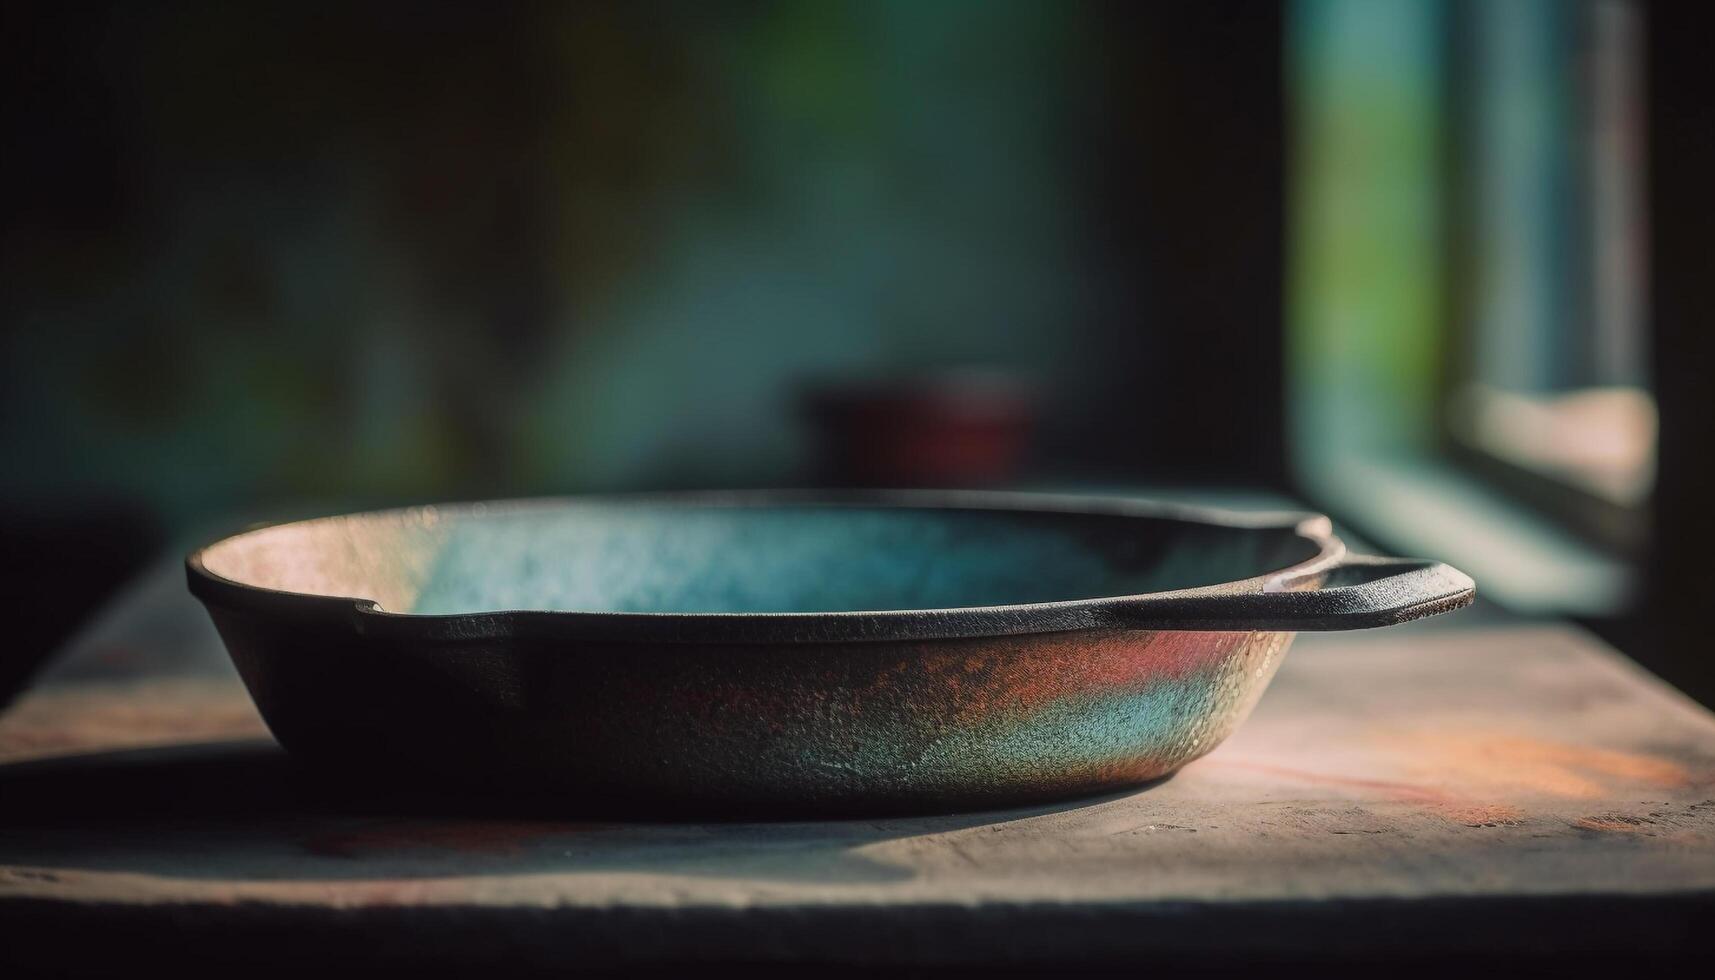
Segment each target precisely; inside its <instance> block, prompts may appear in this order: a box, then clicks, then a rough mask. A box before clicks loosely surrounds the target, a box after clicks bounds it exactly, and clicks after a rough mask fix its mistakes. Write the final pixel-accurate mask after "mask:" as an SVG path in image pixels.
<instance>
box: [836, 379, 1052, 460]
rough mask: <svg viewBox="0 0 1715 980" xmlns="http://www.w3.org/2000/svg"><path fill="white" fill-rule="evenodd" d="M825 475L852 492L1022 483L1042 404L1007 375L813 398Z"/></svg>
mask: <svg viewBox="0 0 1715 980" xmlns="http://www.w3.org/2000/svg"><path fill="white" fill-rule="evenodd" d="M804 406H805V409H806V413H807V415H808V416H809V418H810V419H811V421H812V423H813V424H814V425H815V427H816V430H817V437H818V441H819V447H818V448H819V449H820V451H821V459H822V465H823V475H824V476H825V478H826V479H827V480H829V481H830V482H832V483H835V484H839V485H847V486H872V487H873V486H895V487H927V486H939V487H950V486H985V485H994V484H997V483H1003V482H1005V481H1007V480H1010V479H1012V478H1014V477H1016V476H1017V474H1018V472H1019V468H1020V465H1021V464H1022V462H1023V461H1024V458H1025V455H1026V451H1027V449H1028V448H1029V441H1030V434H1031V430H1032V428H1033V423H1034V421H1035V397H1034V391H1033V390H1032V388H1031V386H1030V385H1029V384H1028V383H1026V382H1025V381H1024V380H1022V379H1020V378H1018V377H1015V376H1013V375H1010V374H1006V373H1002V372H997V371H987V370H984V371H976V370H971V371H957V372H947V373H942V374H934V375H925V376H918V377H910V378H900V379H890V380H871V381H857V382H840V383H828V384H820V385H816V386H814V387H812V388H811V389H809V390H808V391H807V392H806V393H805V396H804Z"/></svg>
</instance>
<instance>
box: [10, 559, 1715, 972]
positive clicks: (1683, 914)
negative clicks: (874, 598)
mask: <svg viewBox="0 0 1715 980" xmlns="http://www.w3.org/2000/svg"><path fill="white" fill-rule="evenodd" d="M1471 619H1472V620H1473V622H1472V623H1471V625H1468V626H1460V625H1459V623H1458V621H1457V620H1456V619H1450V620H1448V621H1446V623H1445V625H1427V624H1423V625H1416V626H1411V627H1404V628H1400V629H1396V630H1391V631H1380V632H1365V633H1354V634H1344V635H1305V636H1301V637H1300V638H1299V641H1298V643H1297V645H1296V646H1295V647H1294V648H1293V650H1292V652H1291V653H1290V654H1289V655H1288V657H1287V660H1286V663H1285V666H1284V667H1283V668H1282V669H1281V671H1280V674H1279V676H1278V677H1277V679H1276V680H1275V682H1274V684H1273V686H1272V687H1271V689H1270V690H1269V692H1268V693H1267V695H1266V696H1265V697H1264V698H1263V701H1262V704H1261V706H1260V707H1259V708H1258V709H1257V711H1256V713H1255V715H1254V716H1253V717H1252V718H1251V719H1250V721H1249V722H1247V723H1246V724H1245V725H1244V726H1243V727H1242V728H1241V730H1240V731H1239V732H1238V733H1237V734H1236V735H1235V736H1234V737H1233V738H1232V739H1230V740H1229V741H1228V742H1227V743H1226V744H1225V745H1223V746H1222V747H1221V748H1220V749H1218V750H1217V751H1216V752H1215V753H1214V754H1212V755H1211V756H1209V757H1207V758H1205V759H1203V760H1201V761H1198V762H1196V763H1193V764H1192V765H1190V766H1189V767H1187V768H1186V769H1185V770H1184V771H1182V772H1181V773H1180V774H1179V775H1177V776H1176V777H1174V778H1172V779H1170V780H1167V781H1165V782H1162V783H1159V784H1157V785H1154V786H1151V787H1147V788H1144V789H1141V790H1139V791H1136V792H1132V793H1127V794H1123V795H1119V796H1112V797H1105V798H1099V799H1094V800H1086V801H1080V802H1074V803H1066V804H1060V805H1054V806H1042V807H1033V808H1029V809H1023V810H1013V811H1003V812H985V813H972V814H960V815H951V816H936V817H921V818H912V819H887V820H865V821H848V822H797V823H744V824H738V823H730V824H667V823H663V824H637V823H632V824H622V823H602V822H590V821H585V820H579V819H577V817H576V815H575V814H573V815H564V816H542V815H520V814H513V815H507V814H496V813H480V812H478V813H469V812H466V813H462V814H461V813H459V812H453V811H447V810H442V809H431V810H430V811H428V812H423V811H417V812H396V811H397V810H399V809H400V807H399V806H398V804H397V803H396V802H393V803H389V801H388V800H387V798H386V797H385V796H379V797H373V798H360V797H359V796H355V795H353V794H352V793H351V792H350V791H333V790H329V789H327V788H325V787H322V786H320V785H318V784H316V783H314V782H313V781H311V780H308V779H307V778H306V777H305V776H304V775H303V774H301V773H299V772H298V771H297V770H295V769H294V768H293V767H291V766H290V765H289V763H288V762H287V761H286V760H285V758H284V757H283V755H282V754H281V753H280V752H279V751H278V749H277V748H275V747H274V746H273V744H272V742H271V741H270V740H269V739H268V737H267V733H266V730H265V729H264V728H263V726H262V723H261V721H260V720H259V719H258V718H257V716H256V715H255V713H254V711H253V709H252V708H251V706H250V702H249V700H248V698H247V697H246V695H245V693H244V690H243V688H242V686H241V685H240V684H239V682H238V680H237V678H236V675H235V674H234V673H233V672H232V671H231V669H230V667H228V666H227V665H226V663H225V660H224V655H223V654H222V653H221V651H220V647H219V643H218V640H217V639H216V638H215V636H214V634H213V632H212V630H211V629H210V628H209V627H208V626H207V625H206V620H205V619H204V617H203V616H202V614H201V611H200V609H199V608H198V607H196V605H195V604H194V603H193V602H191V600H189V599H188V598H187V597H186V596H184V595H183V592H182V585H181V583H180V581H179V579H178V577H177V573H176V569H174V568H172V567H171V566H166V567H164V568H163V570H161V571H159V572H158V573H157V574H155V575H152V576H150V577H148V578H146V579H145V580H144V581H142V582H141V583H140V584H139V585H138V586H137V587H136V588H134V589H133V590H132V591H131V592H130V593H129V594H128V595H126V596H124V597H122V599H121V600H120V601H119V602H118V603H117V604H116V606H115V607H114V608H113V609H112V610H110V611H109V613H108V614H107V615H105V616H104V617H102V618H101V619H100V620H98V621H97V622H96V624H95V625H94V626H93V627H92V628H91V629H90V630H89V631H87V632H86V633H85V634H84V635H83V636H82V637H81V638H80V639H79V640H78V641H77V642H76V643H74V644H73V646H72V649H71V650H70V651H68V653H67V655H66V656H65V657H63V658H62V659H61V661H60V662H59V663H58V664H57V665H56V666H55V667H54V668H52V669H51V670H50V671H49V673H48V674H47V675H46V676H44V677H43V678H41V679H40V681H39V682H38V683H37V685H36V686H35V687H34V688H32V689H31V690H30V691H29V692H27V693H26V694H25V695H24V696H22V697H21V698H20V699H19V700H18V701H16V702H15V703H14V704H13V705H11V706H10V707H9V708H8V709H6V710H5V711H4V713H3V714H0V929H4V930H5V931H6V932H7V933H8V934H9V938H8V939H7V940H6V941H5V942H4V943H0V949H5V950H9V952H8V953H6V954H5V955H8V956H13V957H17V958H19V959H24V960H30V961H33V962H37V963H38V965H40V964H41V963H49V964H55V963H60V962H63V961H66V960H67V958H70V959H71V960H76V959H77V958H78V957H80V956H87V955H100V950H101V949H103V948H105V949H106V952H107V954H108V955H114V954H113V949H114V947H112V946H104V945H103V944H94V945H92V944H89V943H88V942H87V941H82V940H79V939H77V937H86V936H89V935H92V934H94V935H109V934H110V935H113V936H118V937H123V942H124V943H129V944H131V946H130V947H126V948H127V949H130V948H135V949H137V950H145V949H149V948H155V949H156V950H157V951H159V950H161V949H165V948H169V947H170V948H183V947H181V946H180V945H179V944H183V943H195V944H197V946H196V948H199V949H207V950H225V951H227V952H228V953H229V954H231V955H233V956H243V955H254V954H255V953H256V951H257V950H258V949H264V948H265V949H267V950H268V953H267V954H266V955H267V957H268V958H269V961H270V962H275V963H279V962H287V961H290V960H291V958H292V957H294V956H299V955H304V956H308V955H310V954H311V953H312V952H313V951H316V950H325V949H331V950H343V951H346V952H347V953H350V952H353V951H360V952H362V953H364V954H365V955H369V956H379V957H383V958H387V959H389V960H391V961H393V962H397V963H406V962H426V963H446V962H452V961H463V960H477V959H487V960H500V961H504V962H509V963H523V964H536V965H554V964H558V963H571V964H577V965H599V964H637V963H650V962H669V961H675V960H684V959H690V958H693V957H726V958H729V959H736V960H743V961H746V962H751V963H769V962H781V961H792V960H805V959H807V960H817V961H823V962H832V963H854V964H862V963H875V962H902V963H918V964H925V963H928V964H935V963H942V964H958V963H969V962H992V961H998V960H1003V959H1011V960H1013V961H1019V962H1028V961H1032V960H1035V961H1041V962H1047V961H1055V962H1060V961H1065V960H1084V959H1092V958H1094V959H1103V960H1109V961H1112V960H1130V961H1132V962H1139V960H1137V957H1146V956H1155V957H1164V956H1176V957H1178V959H1180V960H1187V959H1193V958H1198V957H1205V956H1229V957H1230V956H1238V955H1246V954H1256V953H1266V954H1270V955H1276V956H1291V955H1294V954H1302V953H1309V952H1316V951H1322V952H1326V951H1328V950H1330V949H1341V950H1347V951H1356V952H1359V953H1361V952H1363V951H1366V950H1367V951H1370V952H1372V953H1375V952H1397V951H1401V950H1412V949H1435V950H1439V951H1441V952H1448V951H1453V952H1458V951H1485V952H1495V951H1500V952H1504V953H1512V954H1528V953H1530V952H1532V951H1542V950H1559V951H1562V952H1564V951H1566V950H1587V951H1589V952H1590V953H1592V954H1625V953H1628V951H1638V950H1654V951H1662V950H1667V951H1674V950H1678V951H1683V950H1685V949H1688V948H1691V946H1692V944H1694V943H1696V942H1699V941H1701V939H1702V936H1701V935H1700V933H1701V932H1702V931H1706V929H1707V927H1709V926H1711V925H1715V917H1712V916H1711V910H1712V909H1715V901H1712V900H1711V896H1712V895H1715V717H1712V716H1711V715H1710V714H1709V713H1708V712H1706V711H1705V710H1703V709H1702V708H1700V707H1698V706H1696V705H1695V704H1693V703H1691V702H1690V701H1688V700H1687V699H1685V698H1684V697H1682V696H1680V695H1679V694H1677V693H1676V692H1674V691H1673V690H1671V689H1669V688H1667V687H1666V686H1664V685H1663V684H1661V683H1660V682H1659V681H1657V680H1655V679H1653V678H1652V677H1650V676H1648V675H1647V674H1645V673H1644V672H1642V671H1641V670H1640V669H1638V668H1637V667H1635V666H1634V665H1632V664H1631V663H1630V662H1629V661H1627V660H1625V659H1624V658H1623V657H1621V656H1620V655H1618V654H1617V653H1615V652H1614V651H1612V650H1610V649H1608V648H1607V647H1605V646H1604V645H1603V644H1602V643H1601V642H1600V641H1598V640H1596V639H1594V638H1593V637H1591V636H1589V635H1588V634H1585V633H1583V632H1580V631H1578V630H1575V629H1573V628H1570V627H1565V626H1559V625H1552V624H1527V623H1514V622H1506V621H1496V620H1495V618H1494V617H1492V616H1491V617H1488V618H1487V619H1485V618H1484V617H1483V616H1481V615H1473V616H1472V617H1471ZM100 929H105V930H108V932H105V933H104V932H99V931H97V932H94V933H92V932H91V930H100ZM119 941H120V940H117V939H116V940H115V942H119Z"/></svg>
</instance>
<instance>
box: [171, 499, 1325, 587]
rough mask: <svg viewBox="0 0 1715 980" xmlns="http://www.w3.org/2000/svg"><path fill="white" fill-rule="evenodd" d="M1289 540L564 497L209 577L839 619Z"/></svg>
mask: <svg viewBox="0 0 1715 980" xmlns="http://www.w3.org/2000/svg"><path fill="white" fill-rule="evenodd" d="M1314 551H1315V548H1314V546H1313V545H1312V544H1311V543H1310V542H1309V541H1306V540H1305V539H1303V538H1300V537H1298V536H1297V535H1295V534H1294V533H1292V532H1291V531H1290V530H1287V529H1282V528H1270V529H1247V528H1235V527H1226V526H1222V525H1217V524H1206V523H1201V522H1196V521H1181V520H1170V519H1165V518H1150V517H1137V516H1116V515H1104V514H1088V513H1075V512H1065V513H1058V512H1043V511H1008V510H986V509H958V508H909V507H827V506H814V505H793V506H786V505H771V506H737V507H734V506H714V505H705V504H685V503H671V504H663V503H593V502H578V503H567V504H556V505H547V506H540V505H538V506H526V507H520V508H493V509H489V510H487V511H470V510H460V509H452V510H448V511H444V512H439V513H437V512H435V511H433V510H423V511H394V512H385V513H376V514H361V515H356V516H353V517H346V518H334V519H329V520H325V521H311V522H306V523H303V524H291V525H283V526H280V527H276V528H268V529H264V530H261V531H257V532H252V533H250V534H245V535H240V536H238V537H236V538H231V539H228V540H227V541H224V542H221V543H220V544H218V545H215V546H214V547H212V548H209V549H208V550H207V551H206V552H204V554H203V560H204V563H205V565H206V567H208V569H209V570H210V571H212V572H214V573H215V574H217V575H221V576H224V577H226V578H229V579H232V580H234V581H238V582H242V583H245V584H249V585H255V586H260V587H262V588H268V589H275V590H280V591H287V592H301V593H307V594H316V595H336V596H352V597H357V598H364V599H371V600H374V601H376V602H378V603H379V604H380V605H381V606H382V608H384V609H387V610H389V611H392V612H411V613H422V614H454V613H474V612H494V611H501V610H546V611H586V612H649V613H662V612H674V613H711V612H712V613H765V612H838V611H880V610H896V609H941V608H957V607H969V606H994V605H1013V604H1020V603H1033V602H1053V601H1061V600H1072V599H1090V598H1101V597H1107V596H1121V595H1135V594H1140V593H1147V592H1159V591H1167V590H1171V589H1181V588H1189V587H1193V586H1202V585H1216V584H1219V583H1222V582H1230V581H1236V580H1239V579H1246V578H1251V577H1254V576H1257V575H1261V574H1264V573H1266V572H1269V571H1274V570H1277V569H1281V568H1285V567H1287V566H1289V565H1292V564H1294V563H1296V562H1300V561H1303V560H1305V559H1308V558H1310V557H1312V556H1313V554H1314Z"/></svg>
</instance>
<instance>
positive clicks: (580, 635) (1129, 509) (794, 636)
mask: <svg viewBox="0 0 1715 980" xmlns="http://www.w3.org/2000/svg"><path fill="white" fill-rule="evenodd" d="M616 504H617V505H654V506H669V507H670V506H675V505H677V506H699V507H710V506H713V507H757V508H762V507H778V506H811V507H829V508H851V509H877V508H879V509H900V510H962V511H969V510H992V511H1000V512H1008V513H1036V514H1070V515H1084V516H1103V517H1121V518H1139V519H1148V520H1152V521H1162V520H1165V521H1170V522H1177V523H1185V524H1197V525H1203V526H1212V527H1217V528H1226V529H1232V530H1238V531H1271V530H1273V531H1287V532H1290V533H1292V534H1294V535H1296V536H1297V537H1299V538H1301V539H1303V540H1304V541H1305V542H1306V543H1308V544H1309V545H1310V546H1312V549H1313V554H1312V555H1311V556H1310V557H1309V558H1307V559H1304V560H1302V561H1299V562H1295V563H1293V564H1290V565H1288V566H1286V567H1284V568H1276V569H1265V570H1262V571H1260V572H1259V573H1258V574H1256V575H1252V576H1248V577H1245V578H1241V579H1235V580H1231V581H1227V582H1220V583H1215V584H1209V585H1200V586H1194V587H1191V588H1185V589H1175V590H1170V591H1162V592H1147V593H1137V594H1131V595H1120V596H1098V597H1089V598H1078V599H1062V600H1052V601H1047V602H1030V603H1017V604H1009V605H987V606H955V607H945V608H927V609H883V610H852V611H824V612H608V611H595V610H535V609H498V610H492V611H480V612H457V613H413V612H396V611H392V610H387V609H383V608H381V607H380V606H379V604H378V603H377V602H376V601H375V600H374V599H371V598H366V597H362V596H346V595H331V594H322V593H308V592H292V591H284V590H279V589H272V588H268V587H264V586H259V585H253V584H250V583H246V582H242V581H238V580H235V579H231V578H227V577H225V576H222V575H220V574H218V573H216V572H214V571H212V570H210V569H209V568H208V566H207V564H206V562H205V560H204V559H205V556H206V555H207V554H208V553H209V552H210V551H211V550H213V549H215V548H217V547H220V546H222V545H225V544H227V543H229V542H232V541H235V540H237V539H239V538H243V537H245V536H247V535H251V534H256V533H259V532H263V531H266V530H269V529H272V528H278V527H285V526H290V525H297V524H312V523H317V522H324V521H336V520H350V519H355V518H366V517H379V516H386V515H405V514H411V515H430V516H431V519H434V518H436V517H440V516H444V515H446V514H447V513H449V512H462V513H468V514H473V515H485V514H494V513H515V512H520V511H529V510H533V509H551V508H559V507H567V506H578V505H616ZM1345 557H1346V546H1345V544H1344V543H1343V542H1342V541H1341V540H1340V539H1339V538H1338V537H1337V536H1336V535H1335V534H1334V531H1333V525H1332V523H1331V522H1330V521H1329V520H1328V518H1326V517H1324V516H1322V515H1320V514H1315V513H1309V512H1305V511H1280V510H1275V511H1258V512H1250V511H1236V510H1227V509H1223V508H1216V507H1208V506H1202V505H1198V504H1187V503H1179V502H1168V501H1161V500H1149V499H1142V498H1136V497H1110V496H1090V495H1079V494H1060V493H1036V492H1023V491H976V490H835V491H828V490H748V491H686V492H666V493H635V494H601V495H574V496H556V497H536V498H523V499H516V500H499V501H469V502H461V503H452V504H431V505H417V506H409V507H394V508H384V509H379V510H368V511H358V512H354V513H349V514H340V515H330V516H326V517H316V518H310V519H307V520H295V521H281V522H277V523H272V524H262V525H257V526H253V527H250V528H247V529H245V530H244V531H240V532H238V533H236V534H230V535H226V536H224V537H222V538H220V539H218V540H216V541H213V542H210V543H209V544H207V545H204V546H203V547H200V548H197V549H196V550H194V551H192V552H191V553H190V554H189V555H188V556H187V557H186V559H185V567H186V575H187V580H188V584H189V587H190V591H191V593H192V594H194V595H195V596H197V597H198V598H199V599H201V600H202V601H203V602H204V603H206V604H209V605H211V606H215V607H220V608H223V609H228V610H235V611H240V612H250V613H254V614H259V615H262V616H265V617H269V618H271V619H276V620H278V619H280V618H282V617H283V618H284V620H285V621H286V622H293V621H301V622H305V623H308V622H310V621H326V620H327V619H328V618H329V617H335V618H345V619H349V620H350V621H351V622H352V625H353V626H354V627H355V628H356V630H357V631H358V632H359V633H362V634H365V635H370V636H375V637H382V638H394V639H400V640H407V641H411V642H417V643H430V644H442V643H452V644H466V643H472V642H482V641H505V640H527V639H541V640H552V641H567V640H575V641H595V642H619V643H713V644H720V643H769V644H774V643H789V644H792V643H847V642H898V641H911V640H934V639H959V638H980V637H994V636H1021V635H1029V634H1035V633H1057V632H1066V631H1071V630H1088V629H1200V630H1213V631H1253V630H1259V629H1280V628H1290V627H1282V626H1281V625H1279V624H1278V623H1276V622H1274V619H1276V618H1277V616H1274V615H1271V610H1272V612H1273V613H1277V612H1278V610H1277V609H1272V600H1273V599H1278V598H1280V597H1279V596H1277V595H1275V594H1276V593H1281V592H1289V591H1294V590H1297V589H1302V588H1306V587H1308V588H1314V587H1315V585H1316V584H1317V582H1318V581H1319V580H1320V578H1321V576H1322V575H1323V574H1325V573H1326V572H1328V571H1330V570H1331V569H1334V568H1335V567H1336V566H1338V565H1339V564H1340V563H1341V561H1342V560H1343V559H1344V558H1345ZM1216 597H1219V598H1220V599H1221V603H1220V605H1219V606H1218V611H1217V612H1216V613H1215V614H1214V615H1213V617H1212V618H1211V614H1210V612H1209V608H1210V606H1209V603H1208V600H1209V599H1211V598H1216Z"/></svg>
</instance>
